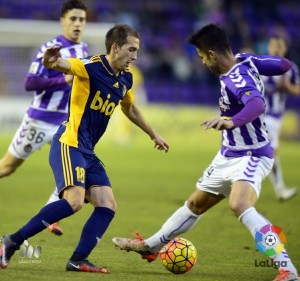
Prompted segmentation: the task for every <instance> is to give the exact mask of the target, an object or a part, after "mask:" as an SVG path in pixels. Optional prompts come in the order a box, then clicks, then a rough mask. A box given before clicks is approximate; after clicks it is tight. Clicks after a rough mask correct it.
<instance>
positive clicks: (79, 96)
mask: <svg viewBox="0 0 300 281" xmlns="http://www.w3.org/2000/svg"><path fill="white" fill-rule="evenodd" d="M105 45H106V50H107V54H106V55H95V56H92V57H87V58H84V59H78V58H77V59H76V58H71V59H62V58H60V57H59V51H60V48H61V46H53V47H50V48H48V49H47V51H46V52H45V54H44V57H43V64H44V65H45V66H46V67H48V68H51V69H56V70H58V71H61V72H63V73H67V74H72V75H74V81H73V85H72V91H71V96H70V105H69V115H68V119H67V121H66V122H64V123H63V124H62V125H61V126H60V127H59V129H58V130H57V133H56V134H55V135H54V137H53V140H52V143H51V150H50V156H49V161H50V165H51V168H52V170H53V174H54V177H55V181H56V184H57V188H58V190H59V195H60V197H61V198H62V199H61V200H58V201H55V202H52V203H50V204H48V205H46V206H44V207H43V208H42V209H41V210H40V212H39V213H38V214H37V215H36V216H34V217H33V218H32V219H31V220H30V221H29V222H28V223H27V224H25V225H24V226H23V227H22V228H20V229H19V230H18V231H17V232H16V233H14V234H12V235H5V236H4V237H3V239H2V246H1V248H0V267H1V268H6V267H7V265H8V262H9V260H10V258H11V257H12V255H13V254H14V252H15V251H16V250H17V249H18V248H19V247H20V245H21V244H22V243H23V242H24V240H26V239H28V238H29V237H32V236H34V235H35V234H37V233H39V232H40V231H42V230H43V229H45V228H46V226H47V225H48V224H52V223H53V222H56V221H58V220H60V219H63V218H66V217H68V216H71V215H73V214H74V213H75V212H77V211H79V210H80V209H81V208H82V207H83V205H84V201H85V200H86V201H88V202H89V203H91V204H92V206H93V207H94V211H93V213H92V214H91V216H90V218H89V219H88V220H87V222H86V223H85V225H84V227H83V230H82V234H81V238H80V241H79V243H78V245H77V247H76V249H75V251H74V252H73V254H72V256H71V258H70V260H69V261H68V262H67V265H66V270H68V271H83V272H98V273H107V272H108V270H107V269H106V268H103V267H100V266H96V265H94V264H92V263H91V262H89V261H88V260H87V258H88V256H89V255H90V253H91V251H92V250H93V249H94V247H95V246H96V245H97V243H98V242H99V241H100V240H101V238H102V236H103V234H104V233H105V231H106V229H107V228H108V226H109V224H110V222H111V220H112V219H113V217H114V214H115V210H116V202H115V199H114V195H113V191H112V187H111V186H112V185H111V183H110V180H109V177H108V175H107V174H106V171H105V168H104V166H103V164H102V162H101V161H100V159H99V158H98V157H97V156H96V155H95V152H94V147H95V145H96V144H97V142H98V141H99V140H100V138H101V137H102V135H103V134H104V133H105V131H106V128H107V125H108V123H109V120H110V117H111V115H112V114H113V112H114V109H115V107H116V106H117V105H118V104H120V105H121V109H122V111H123V113H124V114H125V115H126V116H127V117H128V118H129V119H130V121H132V122H133V123H134V124H135V125H137V126H138V127H140V128H141V129H142V130H143V131H144V132H145V133H146V134H147V135H149V137H150V138H151V140H152V141H153V142H154V147H155V148H157V149H158V150H164V151H166V152H167V151H168V149H169V146H168V144H167V143H166V142H165V141H164V139H163V138H162V137H160V136H159V135H158V134H157V133H156V132H155V131H154V130H153V129H152V128H151V126H150V125H149V124H148V123H147V122H146V120H145V119H144V117H143V115H142V113H141V112H140V110H139V109H138V108H137V107H136V105H135V103H134V96H133V93H132V91H131V88H132V74H131V73H130V72H129V71H128V66H129V65H130V64H131V63H132V62H134V61H135V60H136V59H137V53H138V50H139V45H140V36H139V33H138V32H137V31H136V30H135V29H133V28H131V27H130V26H128V25H116V26H115V27H113V28H112V29H111V30H109V31H108V32H107V34H106V39H105ZM126 164H128V163H124V165H126Z"/></svg>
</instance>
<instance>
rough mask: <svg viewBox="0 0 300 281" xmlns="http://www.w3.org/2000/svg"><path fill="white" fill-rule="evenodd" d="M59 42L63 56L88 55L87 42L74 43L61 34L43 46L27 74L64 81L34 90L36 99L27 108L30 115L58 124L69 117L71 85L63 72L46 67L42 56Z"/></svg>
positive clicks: (80, 56) (28, 75)
mask: <svg viewBox="0 0 300 281" xmlns="http://www.w3.org/2000/svg"><path fill="white" fill-rule="evenodd" d="M58 44H60V45H62V46H63V47H62V49H61V51H60V55H61V57H62V58H71V57H73V58H75V57H76V58H84V57H86V56H87V55H88V46H87V44H86V43H84V42H81V43H74V42H71V41H69V40H67V39H66V38H65V37H64V36H63V35H59V36H57V37H55V38H54V39H52V40H51V41H48V42H47V43H45V44H44V45H42V46H41V48H40V49H39V51H38V53H37V55H36V57H35V60H34V61H33V62H32V63H31V65H30V68H29V71H28V73H27V76H26V78H31V77H43V78H48V79H60V80H61V81H62V82H61V85H60V86H58V85H56V86H52V87H48V88H47V89H44V88H43V89H41V90H37V91H34V99H33V101H32V103H31V105H30V107H29V108H28V110H27V114H28V115H29V117H31V118H33V119H37V120H41V121H44V122H47V123H51V124H56V125H60V124H61V123H62V122H63V121H65V120H66V119H67V116H68V100H69V94H70V90H71V86H70V85H68V84H67V83H65V82H64V74H63V73H61V72H58V71H55V70H52V69H48V68H45V67H44V66H43V64H42V57H43V54H44V52H45V50H46V49H47V48H48V47H50V46H53V45H58Z"/></svg>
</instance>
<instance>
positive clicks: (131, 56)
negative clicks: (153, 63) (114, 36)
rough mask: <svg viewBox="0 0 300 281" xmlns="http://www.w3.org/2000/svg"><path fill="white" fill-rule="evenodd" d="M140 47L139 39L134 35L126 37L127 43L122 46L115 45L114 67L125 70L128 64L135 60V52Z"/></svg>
mask: <svg viewBox="0 0 300 281" xmlns="http://www.w3.org/2000/svg"><path fill="white" fill-rule="evenodd" d="M139 48H140V40H139V39H138V38H136V37H134V36H128V37H127V43H125V44H124V45H123V46H122V47H119V46H116V49H115V53H114V54H115V58H114V61H115V67H116V69H117V70H118V71H122V70H123V71H124V70H126V69H127V68H128V67H129V65H130V64H131V63H132V62H134V61H135V60H137V53H138V50H139Z"/></svg>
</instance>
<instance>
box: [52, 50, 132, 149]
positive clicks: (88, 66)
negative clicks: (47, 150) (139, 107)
mask: <svg viewBox="0 0 300 281" xmlns="http://www.w3.org/2000/svg"><path fill="white" fill-rule="evenodd" d="M68 60H69V62H70V64H71V69H70V71H69V72H68V74H72V75H74V80H73V86H72V90H71V95H70V101H69V114H68V120H67V122H65V123H64V124H63V125H62V126H60V128H59V129H58V131H57V133H56V135H55V136H54V137H55V138H56V139H59V140H60V142H62V143H65V144H67V145H70V146H73V147H77V148H78V149H79V150H80V151H83V152H86V153H94V152H93V150H94V147H95V145H96V143H97V142H98V141H99V139H100V138H101V136H102V135H103V134H104V132H105V130H106V128H107V125H108V122H109V120H110V117H111V115H112V114H113V112H114V109H115V107H116V106H117V105H118V104H119V102H120V101H121V102H125V103H133V101H134V97H133V93H132V91H131V90H130V89H131V87H132V74H131V72H127V71H122V72H121V73H119V74H118V75H116V74H114V72H113V70H112V69H111V67H110V65H109V63H108V61H107V59H106V57H105V56H104V55H95V56H91V57H87V58H84V59H79V58H70V59H68Z"/></svg>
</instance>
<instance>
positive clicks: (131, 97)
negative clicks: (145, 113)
mask: <svg viewBox="0 0 300 281" xmlns="http://www.w3.org/2000/svg"><path fill="white" fill-rule="evenodd" d="M121 103H130V104H132V103H134V94H133V91H132V89H130V90H128V91H127V93H126V94H125V96H124V98H123V100H122V101H121Z"/></svg>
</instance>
